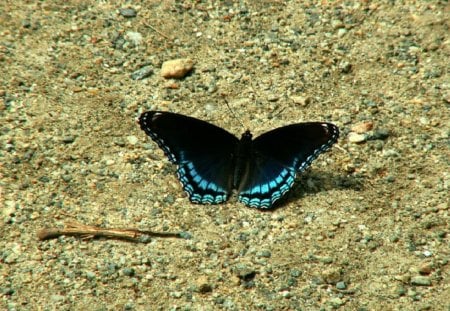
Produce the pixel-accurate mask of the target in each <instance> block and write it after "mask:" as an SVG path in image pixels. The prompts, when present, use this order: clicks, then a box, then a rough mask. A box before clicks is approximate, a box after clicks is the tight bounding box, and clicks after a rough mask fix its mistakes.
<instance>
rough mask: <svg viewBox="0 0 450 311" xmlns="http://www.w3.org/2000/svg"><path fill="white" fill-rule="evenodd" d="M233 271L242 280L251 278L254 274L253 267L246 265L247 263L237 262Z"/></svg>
mask: <svg viewBox="0 0 450 311" xmlns="http://www.w3.org/2000/svg"><path fill="white" fill-rule="evenodd" d="M233 272H234V274H235V275H236V276H237V277H238V278H240V279H243V280H247V279H251V278H253V277H254V276H255V274H256V271H255V270H254V269H253V268H251V267H248V266H247V265H244V264H237V265H236V266H235V267H234V268H233Z"/></svg>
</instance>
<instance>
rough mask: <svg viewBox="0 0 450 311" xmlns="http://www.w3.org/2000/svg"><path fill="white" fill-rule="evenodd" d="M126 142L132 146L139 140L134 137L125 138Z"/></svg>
mask: <svg viewBox="0 0 450 311" xmlns="http://www.w3.org/2000/svg"><path fill="white" fill-rule="evenodd" d="M127 140H128V143H129V144H130V145H132V146H134V145H136V144H137V143H138V141H139V139H138V138H137V137H136V136H134V135H130V136H127Z"/></svg>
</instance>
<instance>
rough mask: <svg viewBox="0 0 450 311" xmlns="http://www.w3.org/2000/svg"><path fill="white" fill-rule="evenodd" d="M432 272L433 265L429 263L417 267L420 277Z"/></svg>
mask: <svg viewBox="0 0 450 311" xmlns="http://www.w3.org/2000/svg"><path fill="white" fill-rule="evenodd" d="M432 271H433V264H432V263H431V262H423V263H422V264H421V265H420V266H419V273H420V274H422V275H428V274H430V273H431V272H432Z"/></svg>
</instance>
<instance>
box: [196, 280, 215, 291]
mask: <svg viewBox="0 0 450 311" xmlns="http://www.w3.org/2000/svg"><path fill="white" fill-rule="evenodd" d="M212 290H213V288H212V286H211V284H209V281H208V278H207V277H206V276H201V277H199V278H198V279H197V280H196V282H195V291H196V292H199V293H202V294H204V293H209V292H212Z"/></svg>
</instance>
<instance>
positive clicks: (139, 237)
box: [38, 222, 188, 243]
mask: <svg viewBox="0 0 450 311" xmlns="http://www.w3.org/2000/svg"><path fill="white" fill-rule="evenodd" d="M65 225H66V226H65V227H64V228H63V229H58V228H48V229H42V230H40V231H39V232H38V238H39V240H41V241H42V240H48V239H54V238H58V237H60V236H61V235H70V236H77V237H81V238H85V239H88V238H94V237H104V238H109V239H118V240H126V241H131V242H137V243H148V242H150V240H151V238H152V237H159V238H188V237H187V236H186V234H184V233H181V232H180V233H171V232H154V231H143V230H138V229H133V228H130V229H116V228H111V229H108V228H101V227H96V226H88V225H83V224H80V223H77V222H66V224H65Z"/></svg>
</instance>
